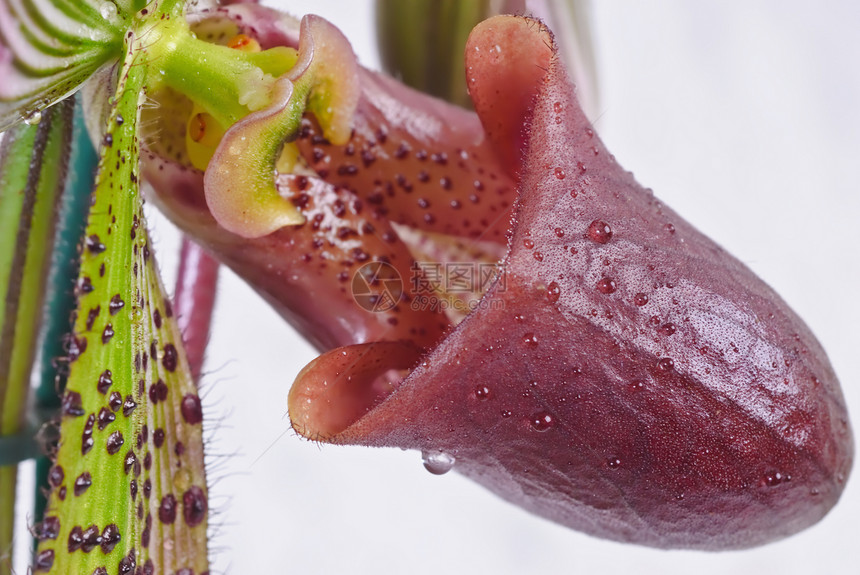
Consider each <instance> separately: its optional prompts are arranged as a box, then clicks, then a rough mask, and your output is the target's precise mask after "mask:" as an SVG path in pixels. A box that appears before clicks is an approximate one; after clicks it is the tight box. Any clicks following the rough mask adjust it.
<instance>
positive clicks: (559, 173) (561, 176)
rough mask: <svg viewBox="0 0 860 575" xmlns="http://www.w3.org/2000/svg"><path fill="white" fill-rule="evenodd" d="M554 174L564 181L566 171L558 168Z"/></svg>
mask: <svg viewBox="0 0 860 575" xmlns="http://www.w3.org/2000/svg"><path fill="white" fill-rule="evenodd" d="M554 173H555V177H556V178H558V179H559V180H563V179H564V170H563V169H561V168H556V169H555V170H554Z"/></svg>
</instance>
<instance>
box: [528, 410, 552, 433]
mask: <svg viewBox="0 0 860 575" xmlns="http://www.w3.org/2000/svg"><path fill="white" fill-rule="evenodd" d="M529 424H530V425H531V426H532V429H534V430H535V431H540V432H541V433H542V432H544V431H549V430H550V429H551V428H552V426H553V425H555V418H554V417H553V416H552V414H551V413H547V412H546V411H539V412H537V413H535V414H534V415H532V416H531V418H529Z"/></svg>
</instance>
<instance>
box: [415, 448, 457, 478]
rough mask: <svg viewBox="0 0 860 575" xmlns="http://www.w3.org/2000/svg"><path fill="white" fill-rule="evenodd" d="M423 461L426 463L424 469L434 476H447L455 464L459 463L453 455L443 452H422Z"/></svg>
mask: <svg viewBox="0 0 860 575" xmlns="http://www.w3.org/2000/svg"><path fill="white" fill-rule="evenodd" d="M421 460H422V461H423V462H424V469H426V470H427V471H429V472H430V473H432V474H433V475H445V474H446V473H448V472H449V471H451V470H452V469H453V468H454V463H456V462H457V460H456V459H455V458H454V456H453V455H451V454H450V453H445V452H444V451H442V450H438V451H422V452H421Z"/></svg>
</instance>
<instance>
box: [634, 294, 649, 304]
mask: <svg viewBox="0 0 860 575" xmlns="http://www.w3.org/2000/svg"><path fill="white" fill-rule="evenodd" d="M633 303H635V304H636V305H638V306H639V307H642V306H643V305H645V304H647V303H648V296H647V295H645V294H644V293H641V292H640V293H638V294H636V295H635V296H633Z"/></svg>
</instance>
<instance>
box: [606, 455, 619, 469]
mask: <svg viewBox="0 0 860 575" xmlns="http://www.w3.org/2000/svg"><path fill="white" fill-rule="evenodd" d="M606 465H608V466H609V468H610V469H618V468H619V467H620V466H621V460H620V459H618V458H617V457H610V458H609V460H608V461H607V462H606Z"/></svg>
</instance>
